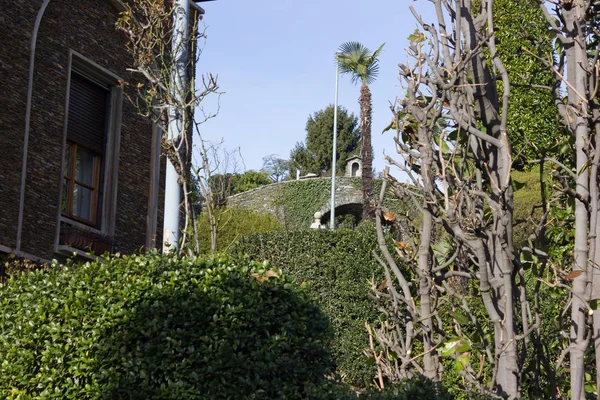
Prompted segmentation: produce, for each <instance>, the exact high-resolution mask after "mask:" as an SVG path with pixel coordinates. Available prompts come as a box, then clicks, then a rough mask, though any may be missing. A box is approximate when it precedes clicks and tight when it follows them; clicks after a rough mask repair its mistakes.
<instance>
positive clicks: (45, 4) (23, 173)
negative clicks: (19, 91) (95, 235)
mask: <svg viewBox="0 0 600 400" xmlns="http://www.w3.org/2000/svg"><path fill="white" fill-rule="evenodd" d="M48 3H50V0H44V2H43V3H42V5H41V7H40V9H39V11H38V14H37V17H36V19H35V24H34V25H33V32H32V34H31V44H30V52H29V82H28V83H27V103H26V105H25V135H24V138H23V162H22V167H21V193H20V195H19V219H18V221H17V242H16V244H15V252H20V251H21V236H22V233H23V208H24V205H25V184H26V182H27V153H28V151H29V130H30V126H31V124H30V122H31V103H32V97H33V72H34V69H35V46H36V43H37V35H38V31H39V30H40V24H41V23H42V17H43V16H44V13H45V12H46V8H47V7H48Z"/></svg>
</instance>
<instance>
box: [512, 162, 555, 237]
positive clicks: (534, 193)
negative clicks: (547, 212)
mask: <svg viewBox="0 0 600 400" xmlns="http://www.w3.org/2000/svg"><path fill="white" fill-rule="evenodd" d="M546 171H547V170H546ZM511 175H512V179H513V186H514V187H515V192H514V210H513V220H515V221H518V222H519V225H517V226H515V228H514V230H513V241H514V244H515V246H516V247H517V248H520V247H522V246H527V238H528V237H529V235H531V234H532V233H535V229H536V228H537V224H538V223H539V221H540V219H541V217H542V215H543V214H544V212H543V210H542V208H541V207H540V206H541V205H542V195H541V192H540V189H541V183H540V167H539V165H536V166H534V167H532V168H531V170H530V171H523V172H521V171H513V172H512V174H511ZM544 179H546V180H547V176H546V177H545V178H544ZM534 206H535V207H537V208H535V209H534V208H533V207H534Z"/></svg>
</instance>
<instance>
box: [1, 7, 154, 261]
mask: <svg viewBox="0 0 600 400" xmlns="http://www.w3.org/2000/svg"><path fill="white" fill-rule="evenodd" d="M42 4H43V1H42V0H0V38H1V39H2V45H1V46H0V82H1V84H0V85H1V86H0V126H2V132H1V133H0V152H1V153H0V154H1V156H0V252H3V253H11V252H13V253H17V254H19V255H24V256H34V257H37V258H40V259H43V260H50V259H53V258H56V257H61V256H64V255H67V254H69V253H70V252H72V251H74V250H80V251H81V254H83V252H85V251H89V250H94V249H96V248H97V249H101V248H106V247H105V246H109V248H111V249H112V250H113V251H120V252H124V253H131V252H134V251H136V250H140V249H142V248H144V247H145V246H147V245H148V244H149V243H151V242H152V237H151V236H154V235H155V233H157V232H158V234H160V230H161V229H160V227H161V226H162V221H160V215H161V214H162V212H159V213H158V215H159V217H158V219H159V220H158V221H152V220H149V218H150V213H149V208H150V207H158V208H160V207H162V206H161V204H162V203H161V202H160V201H159V200H158V199H162V198H163V196H162V191H161V193H160V194H159V195H158V196H157V195H155V194H153V193H154V192H152V189H151V176H152V171H153V169H154V168H158V166H157V165H152V162H151V161H152V154H153V152H154V154H156V151H157V149H156V146H154V147H153V145H152V143H153V129H152V125H151V123H150V122H149V121H148V120H146V119H144V118H143V117H140V116H138V115H137V114H136V111H135V109H134V108H133V106H132V105H131V104H130V103H129V102H128V100H127V99H126V98H125V97H126V96H123V95H122V94H120V95H119V92H120V90H121V89H120V88H119V87H118V82H117V81H116V80H115V78H114V77H118V78H120V79H123V80H125V81H131V80H132V79H133V77H132V76H130V74H129V73H128V72H127V68H128V67H129V66H130V64H131V58H130V56H129V55H128V54H127V52H126V49H125V40H124V36H123V35H122V34H121V33H120V32H118V31H117V30H116V29H115V22H116V20H117V18H118V13H119V9H118V8H119V4H118V2H117V1H111V0H77V1H73V0H51V1H49V3H48V6H47V9H46V10H45V13H43V16H42V18H41V24H40V25H39V32H38V35H37V42H36V51H35V64H34V65H35V68H34V70H33V80H32V91H31V95H32V98H31V108H30V118H29V130H28V132H26V115H27V97H28V85H29V73H30V54H31V52H30V50H31V48H30V43H31V39H32V35H33V31H34V28H35V21H36V17H37V16H38V13H39V11H40V7H41V6H42ZM74 73H77V74H81V75H82V76H83V77H84V79H89V81H90V82H91V83H92V84H96V83H98V84H99V85H100V86H103V87H105V88H104V90H105V91H107V93H110V95H109V96H108V100H107V103H106V104H107V106H106V110H107V111H106V112H105V114H106V134H105V137H104V138H103V140H105V144H106V150H105V151H104V154H101V155H98V156H97V157H96V158H95V160H96V159H97V160H98V163H97V164H93V165H95V167H94V168H97V169H94V171H95V172H94V173H93V175H94V177H95V178H93V179H95V180H94V181H93V182H94V184H93V185H92V186H94V185H95V186H94V188H95V189H94V190H95V191H94V192H93V193H94V194H93V195H91V197H89V198H87V197H84V194H83V193H84V192H85V191H86V190H88V189H83V188H81V187H80V188H79V189H76V190H73V189H71V190H69V186H68V181H67V180H65V179H63V177H64V176H65V174H66V172H65V171H66V168H67V162H66V161H65V157H66V156H65V152H66V150H65V148H66V146H67V143H69V142H70V141H71V139H70V138H71V136H69V135H71V133H70V132H69V134H67V128H66V123H67V121H68V116H67V115H66V114H67V112H66V110H67V108H68V104H69V102H68V99H69V96H70V92H69V82H70V76H72V74H74ZM111 79H112V80H111ZM73 96H74V95H73ZM101 110H102V109H101ZM101 112H102V111H101ZM26 135H29V143H28V148H27V153H26V159H27V168H26V171H22V166H23V156H24V149H25V137H26ZM111 141H112V142H111ZM73 143H75V144H77V145H81V146H79V147H80V148H85V146H84V145H83V144H82V143H77V142H73ZM67 158H68V157H67ZM78 160H79V159H78ZM82 160H83V158H82ZM162 161H163V162H164V160H162ZM81 162H82V163H83V161H81ZM90 165H92V164H90ZM116 166H118V168H116V169H115V170H116V173H114V171H113V172H111V169H113V168H114V167H116ZM82 168H83V167H82ZM90 168H91V167H90ZM162 169H163V168H161V170H162ZM23 172H25V177H26V179H25V191H24V194H25V195H24V202H23V203H22V204H21V202H20V196H21V180H22V176H23ZM81 179H83V178H81ZM75 182H77V181H76V180H75ZM77 190H79V191H77ZM89 192H90V193H92V189H89ZM86 193H87V192H86ZM65 196H66V197H67V198H68V197H69V196H71V197H73V200H72V202H77V201H79V203H77V204H79V207H83V208H86V207H88V208H90V209H92V210H93V211H91V214H90V215H92V216H93V217H91V216H90V217H85V216H84V217H82V218H75V217H65V212H64V208H63V207H62V203H63V202H64V201H66V200H64V199H65V198H66V197H65ZM78 196H79V197H78ZM153 198H155V199H156V200H155V201H154V203H153V202H152V199H153ZM78 199H79V200H78ZM82 199H83V200H82ZM149 200H150V201H149ZM65 204H66V203H65ZM21 207H22V210H23V212H22V221H21V235H20V239H19V235H18V229H19V210H20V208H21ZM75 213H81V211H76V212H75ZM157 226H158V227H159V228H158V229H157V228H156V227H157ZM67 232H68V233H69V235H71V236H69V235H67V234H66V233H67ZM72 235H75V236H77V235H79V237H80V239H81V240H79V242H81V241H82V240H83V244H81V243H80V244H76V242H77V241H76V240H75V239H69V238H71V237H72ZM95 241H96V242H97V243H96V242H95ZM94 243H96V244H98V246H96V244H94ZM100 244H101V245H100ZM103 246H104V247H103Z"/></svg>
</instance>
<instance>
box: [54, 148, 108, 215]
mask: <svg viewBox="0 0 600 400" xmlns="http://www.w3.org/2000/svg"><path fill="white" fill-rule="evenodd" d="M100 163H101V158H100V156H99V155H97V154H94V153H93V152H91V151H89V150H87V149H85V148H84V147H81V146H79V145H77V144H75V143H68V144H67V147H66V151H65V174H64V182H63V200H62V212H63V215H65V216H67V217H69V218H73V219H75V220H78V221H81V222H83V223H85V224H89V225H92V226H95V225H96V221H97V219H98V214H99V213H98V203H99V202H98V197H99V192H100V190H99V181H100V179H99V178H100Z"/></svg>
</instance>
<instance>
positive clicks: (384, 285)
mask: <svg viewBox="0 0 600 400" xmlns="http://www.w3.org/2000/svg"><path fill="white" fill-rule="evenodd" d="M389 287H390V282H389V281H388V280H387V279H384V280H382V281H381V283H380V284H379V286H377V289H379V290H381V289H387V288H389Z"/></svg>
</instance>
